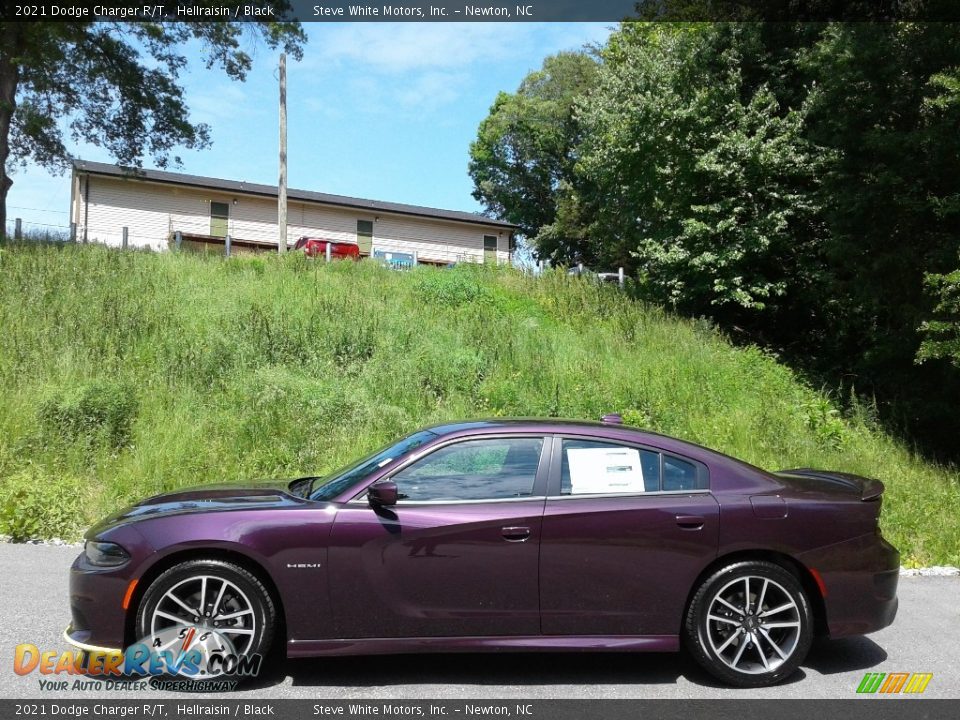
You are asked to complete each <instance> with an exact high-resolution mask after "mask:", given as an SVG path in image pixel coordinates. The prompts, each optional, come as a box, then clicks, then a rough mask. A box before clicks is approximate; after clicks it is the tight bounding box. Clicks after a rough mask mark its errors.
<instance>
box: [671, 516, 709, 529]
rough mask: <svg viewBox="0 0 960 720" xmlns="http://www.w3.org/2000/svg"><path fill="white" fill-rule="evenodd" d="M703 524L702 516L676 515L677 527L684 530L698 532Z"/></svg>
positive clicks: (704, 520)
mask: <svg viewBox="0 0 960 720" xmlns="http://www.w3.org/2000/svg"><path fill="white" fill-rule="evenodd" d="M705 522H706V519H705V518H704V517H703V516H702V515H677V525H679V526H680V527H682V528H683V529H684V530H700V529H701V528H703V524H704V523H705Z"/></svg>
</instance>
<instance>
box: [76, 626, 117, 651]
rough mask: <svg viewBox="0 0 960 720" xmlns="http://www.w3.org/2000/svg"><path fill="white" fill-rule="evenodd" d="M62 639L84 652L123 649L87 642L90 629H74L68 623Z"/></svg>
mask: <svg viewBox="0 0 960 720" xmlns="http://www.w3.org/2000/svg"><path fill="white" fill-rule="evenodd" d="M63 639H64V640H66V641H67V642H68V643H70V644H71V645H73V646H74V647H76V648H80V649H81V650H83V651H85V652H96V653H118V652H123V649H122V648H119V647H103V646H101V645H93V644H91V643H90V642H89V640H90V631H89V630H74V628H73V625H68V626H67V628H66V630H64V631H63Z"/></svg>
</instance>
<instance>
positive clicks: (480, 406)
mask: <svg viewBox="0 0 960 720" xmlns="http://www.w3.org/2000/svg"><path fill="white" fill-rule="evenodd" d="M0 327H2V333H0V387H2V389H3V394H2V399H0V532H4V527H5V528H6V532H7V533H8V534H13V535H15V536H17V537H22V536H28V535H41V536H42V535H59V536H67V537H75V536H76V535H77V534H78V533H79V532H80V531H81V530H82V528H83V527H84V526H85V525H87V524H88V523H90V522H91V521H92V520H94V519H95V518H96V517H97V516H100V515H102V514H104V513H106V512H108V511H110V510H113V509H115V508H118V507H121V506H123V505H125V504H127V503H129V502H131V501H134V500H136V499H138V498H140V497H142V496H145V495H148V494H150V493H157V492H161V491H164V490H169V489H171V488H175V487H179V486H183V485H192V484H198V483H206V482H214V481H222V480H237V479H243V478H255V477H279V476H294V475H296V474H301V473H303V474H306V473H311V474H313V473H317V474H319V473H323V472H325V471H328V470H331V469H333V468H334V467H335V466H339V465H342V464H344V463H346V462H347V461H348V460H350V459H352V458H355V457H356V456H358V455H359V454H361V453H364V452H367V451H369V450H371V449H372V448H374V447H376V446H379V445H382V444H384V443H386V442H387V441H389V440H391V439H393V438H395V437H396V436H398V435H400V434H402V433H406V432H409V431H411V430H413V429H415V428H417V427H419V426H421V425H424V424H427V423H434V422H439V421H444V420H451V419H457V418H466V417H477V416H500V415H533V416H558V417H570V418H589V419H595V418H597V417H598V416H599V415H601V414H602V413H605V412H612V411H619V412H622V413H624V414H625V416H626V418H627V420H628V421H629V422H631V423H632V424H636V425H641V426H646V427H649V428H652V429H655V430H658V431H661V432H665V433H668V434H671V435H676V436H679V437H683V438H686V439H689V440H693V441H696V442H699V443H703V444H705V445H708V446H711V447H714V448H717V449H719V450H722V451H724V452H727V453H730V454H732V455H735V456H737V457H741V458H743V459H745V460H747V461H749V462H752V463H755V464H757V465H759V466H761V467H766V468H769V469H778V468H784V467H797V466H815V467H825V468H832V469H837V470H844V471H848V472H854V473H859V474H863V475H869V476H873V477H878V478H881V479H882V480H884V481H885V482H886V483H887V487H888V493H887V496H886V506H885V510H884V516H883V524H884V531H885V533H886V534H887V535H888V537H890V539H891V540H892V541H893V542H894V543H896V544H897V545H898V546H899V547H900V548H901V550H902V551H903V552H904V557H905V559H906V560H907V562H908V563H911V564H913V563H916V564H932V563H951V564H955V565H960V524H958V523H957V522H956V518H957V516H958V510H960V478H958V473H957V472H956V471H955V470H953V469H945V468H942V467H938V466H935V465H933V464H930V463H927V462H924V461H923V460H922V459H920V458H918V457H916V456H915V455H914V454H912V453H911V452H910V451H909V450H908V449H907V448H905V447H904V446H902V445H901V444H899V443H898V442H896V441H895V440H893V439H892V438H890V437H888V436H887V435H885V434H884V433H883V432H882V431H881V430H880V429H879V428H878V427H877V426H876V424H875V423H874V421H873V417H872V413H871V412H870V411H869V408H865V407H859V406H857V407H855V409H854V411H853V413H851V414H849V415H848V416H845V417H842V416H841V415H840V413H839V412H838V411H837V410H836V408H835V405H834V403H833V402H832V401H831V399H830V398H829V397H828V396H826V395H824V394H823V393H820V392H817V391H815V390H814V389H811V388H809V387H806V386H804V385H803V384H802V383H801V382H800V381H799V380H798V378H797V377H796V376H795V374H794V373H793V372H792V371H791V370H790V369H788V368H786V367H784V366H783V365H780V364H778V363H777V362H776V361H775V360H774V359H772V358H770V357H768V356H766V355H765V354H764V353H763V352H761V351H760V350H758V349H756V348H746V349H742V348H741V349H738V348H734V347H732V346H731V345H730V344H729V343H727V342H726V341H725V340H724V338H723V337H722V336H721V335H720V334H718V333H716V332H715V331H714V330H712V329H711V328H710V327H709V326H707V325H706V324H704V323H698V322H694V321H686V320H680V319H677V318H675V317H671V316H669V315H667V314H665V313H664V312H663V311H662V310H660V309H658V308H656V307H651V306H648V305H643V304H640V303H637V302H633V301H631V300H630V299H628V298H627V297H626V296H625V295H624V294H622V293H619V292H617V291H616V289H613V288H609V287H598V286H594V285H591V284H589V283H586V282H583V281H580V280H576V279H569V278H567V277H565V276H564V275H562V274H559V273H552V274H547V275H545V276H544V277H542V278H540V279H532V278H529V277H525V276H523V275H521V274H519V273H517V272H515V271H511V270H507V269H495V268H489V267H480V266H470V267H458V268H456V269H454V270H432V269H428V268H420V269H417V270H415V271H412V272H406V273H396V272H391V271H389V270H386V269H384V268H381V267H379V266H378V265H375V264H373V263H367V262H362V263H349V262H342V263H341V262H338V263H333V264H330V265H325V264H323V263H318V262H312V261H310V260H307V259H306V258H304V257H302V256H300V255H290V256H288V257H285V258H276V257H265V256H260V257H236V258H233V259H230V260H226V261H224V260H222V259H220V258H204V257H199V256H193V255H187V254H179V255H178V254H163V255H159V254H150V253H140V252H118V251H111V250H107V249H104V248H101V247H84V246H79V247H78V246H75V245H23V246H13V245H4V246H0Z"/></svg>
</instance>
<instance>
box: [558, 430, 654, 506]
mask: <svg viewBox="0 0 960 720" xmlns="http://www.w3.org/2000/svg"><path fill="white" fill-rule="evenodd" d="M562 451H563V460H562V462H561V466H560V494H561V495H596V494H616V493H643V492H656V491H658V490H659V489H660V453H656V452H650V451H649V450H641V449H639V448H634V447H629V446H627V445H618V444H616V443H606V442H597V441H595V440H571V439H566V440H564V441H563V446H562Z"/></svg>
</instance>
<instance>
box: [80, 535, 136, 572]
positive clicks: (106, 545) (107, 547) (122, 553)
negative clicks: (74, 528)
mask: <svg viewBox="0 0 960 720" xmlns="http://www.w3.org/2000/svg"><path fill="white" fill-rule="evenodd" d="M83 554H84V555H86V556H87V562H89V563H90V564H91V565H97V566H99V567H116V566H118V565H123V564H124V563H125V562H126V561H127V560H129V559H130V553H128V552H127V551H126V550H124V549H123V548H122V547H120V546H119V545H117V544H116V543H111V542H101V541H99V540H87V542H86V544H84V546H83Z"/></svg>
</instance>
